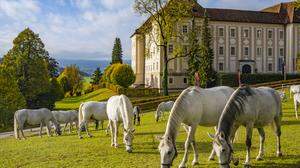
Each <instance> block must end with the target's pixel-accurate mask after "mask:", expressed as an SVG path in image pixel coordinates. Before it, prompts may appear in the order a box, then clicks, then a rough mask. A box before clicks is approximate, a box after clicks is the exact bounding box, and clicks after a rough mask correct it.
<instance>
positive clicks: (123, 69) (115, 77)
mask: <svg viewBox="0 0 300 168" xmlns="http://www.w3.org/2000/svg"><path fill="white" fill-rule="evenodd" d="M114 66H115V67H114V68H113V72H112V73H111V76H110V79H111V82H112V84H115V85H120V86H122V87H124V88H128V87H129V86H130V85H132V84H133V83H134V82H135V75H134V72H133V70H132V68H131V67H130V65H126V64H115V65H114Z"/></svg>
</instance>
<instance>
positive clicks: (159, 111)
mask: <svg viewBox="0 0 300 168" xmlns="http://www.w3.org/2000/svg"><path fill="white" fill-rule="evenodd" d="M161 113H162V111H161V104H160V105H158V107H157V109H156V111H155V121H156V122H158V120H159V118H160V116H161Z"/></svg>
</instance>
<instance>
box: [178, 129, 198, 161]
mask: <svg viewBox="0 0 300 168" xmlns="http://www.w3.org/2000/svg"><path fill="white" fill-rule="evenodd" d="M196 128H197V126H190V127H189V132H188V136H187V139H186V141H185V145H184V155H183V159H182V161H181V164H180V165H179V167H186V163H187V160H188V152H189V151H188V150H189V147H190V144H191V145H192V146H193V148H194V152H195V158H194V161H193V163H194V162H195V164H197V163H198V152H196V151H197V150H196V146H194V145H196V144H195V143H193V141H195V140H194V139H195V138H194V137H195V131H196Z"/></svg>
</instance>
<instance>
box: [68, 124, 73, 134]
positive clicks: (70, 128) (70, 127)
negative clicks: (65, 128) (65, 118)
mask: <svg viewBox="0 0 300 168" xmlns="http://www.w3.org/2000/svg"><path fill="white" fill-rule="evenodd" d="M72 124H73V123H72V121H70V122H69V134H71V130H72Z"/></svg>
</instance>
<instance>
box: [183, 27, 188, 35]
mask: <svg viewBox="0 0 300 168" xmlns="http://www.w3.org/2000/svg"><path fill="white" fill-rule="evenodd" d="M182 33H183V34H186V33H188V27H187V25H184V26H182Z"/></svg>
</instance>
